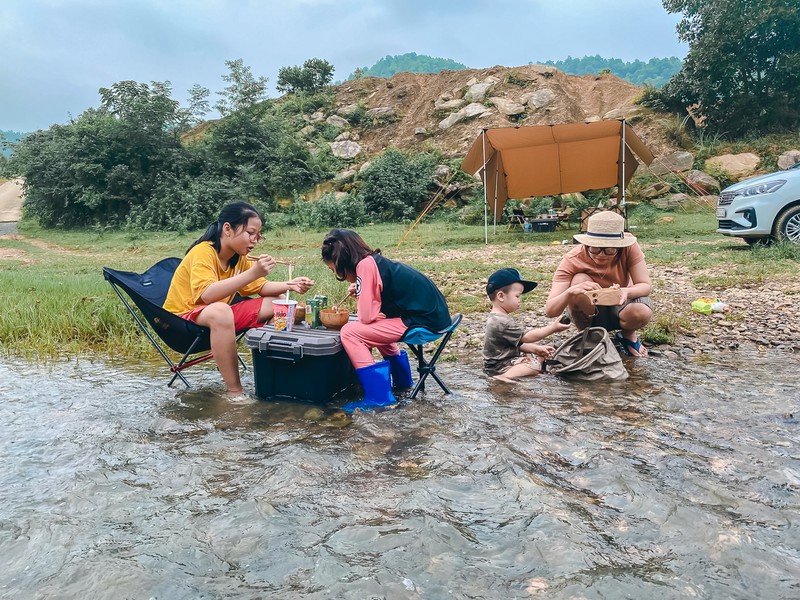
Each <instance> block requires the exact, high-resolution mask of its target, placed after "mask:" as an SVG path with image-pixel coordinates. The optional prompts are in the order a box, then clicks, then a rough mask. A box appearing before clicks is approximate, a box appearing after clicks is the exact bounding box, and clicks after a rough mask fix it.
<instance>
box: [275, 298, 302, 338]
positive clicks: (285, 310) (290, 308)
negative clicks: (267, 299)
mask: <svg viewBox="0 0 800 600" xmlns="http://www.w3.org/2000/svg"><path fill="white" fill-rule="evenodd" d="M296 307H297V300H273V301H272V308H273V310H274V311H275V318H274V320H273V321H272V324H273V326H274V327H275V330H276V331H292V330H293V329H294V313H295V308H296Z"/></svg>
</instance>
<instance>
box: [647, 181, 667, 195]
mask: <svg viewBox="0 0 800 600" xmlns="http://www.w3.org/2000/svg"><path fill="white" fill-rule="evenodd" d="M671 189H672V186H671V185H670V184H668V183H667V182H666V181H656V182H655V183H654V184H653V185H649V186H647V187H646V188H644V189H643V190H642V193H641V196H642V198H647V199H650V198H658V197H659V196H663V195H664V194H666V193H667V192H669V191H670V190H671Z"/></svg>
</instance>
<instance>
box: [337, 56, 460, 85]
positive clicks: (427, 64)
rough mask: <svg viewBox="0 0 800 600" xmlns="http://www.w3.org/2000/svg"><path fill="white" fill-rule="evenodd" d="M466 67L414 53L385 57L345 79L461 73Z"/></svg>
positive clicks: (450, 61)
mask: <svg viewBox="0 0 800 600" xmlns="http://www.w3.org/2000/svg"><path fill="white" fill-rule="evenodd" d="M466 68H467V67H466V65H462V64H461V63H459V62H456V61H454V60H451V59H449V58H437V57H433V56H427V55H425V54H417V53H416V52H408V53H407V54H398V55H397V56H389V55H386V56H384V57H383V58H382V59H380V60H379V61H378V62H376V63H375V64H374V65H372V66H371V67H363V68H360V69H356V70H355V71H353V72H352V73H351V74H350V76H349V77H348V78H347V79H358V78H359V77H385V78H386V79H388V78H389V77H391V76H392V75H394V74H395V73H439V72H440V71H461V70H463V69H466Z"/></svg>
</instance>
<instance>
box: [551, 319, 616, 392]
mask: <svg viewBox="0 0 800 600" xmlns="http://www.w3.org/2000/svg"><path fill="white" fill-rule="evenodd" d="M548 369H549V371H550V372H551V373H554V374H556V375H559V376H561V377H567V378H569V379H574V380H578V381H624V380H626V379H627V378H628V371H627V370H625V365H623V364H622V358H621V357H620V355H619V352H617V349H616V347H615V346H614V343H613V342H612V341H611V337H609V335H608V331H606V330H605V329H604V328H602V327H587V328H586V329H584V330H583V331H581V332H579V333H576V334H575V335H573V336H572V337H571V338H569V339H568V340H567V341H566V342H564V343H563V344H561V345H560V346H559V347H558V349H556V352H555V354H554V355H553V358H551V359H550V360H546V361H544V364H543V365H542V371H543V372H544V371H545V370H548Z"/></svg>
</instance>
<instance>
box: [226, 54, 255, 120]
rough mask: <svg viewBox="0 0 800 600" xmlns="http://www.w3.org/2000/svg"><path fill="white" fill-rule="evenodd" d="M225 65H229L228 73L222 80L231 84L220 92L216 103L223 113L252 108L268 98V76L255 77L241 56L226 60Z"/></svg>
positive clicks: (228, 113) (227, 113)
mask: <svg viewBox="0 0 800 600" xmlns="http://www.w3.org/2000/svg"><path fill="white" fill-rule="evenodd" d="M225 65H226V66H227V67H228V74H227V75H223V76H222V80H223V81H226V82H227V83H229V84H230V85H228V86H227V87H226V88H225V89H224V90H222V91H221V92H219V96H220V99H219V100H218V101H217V102H216V104H214V108H216V109H217V110H218V111H219V113H220V114H221V115H223V116H225V115H230V114H232V113H234V112H236V111H239V110H248V109H251V108H253V107H254V106H256V105H257V104H258V103H259V102H262V101H263V100H265V99H266V97H267V81H268V79H267V78H266V77H254V76H253V73H252V71H251V70H250V67H248V66H247V65H245V64H244V61H243V60H242V59H241V58H239V59H236V60H226V61H225Z"/></svg>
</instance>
